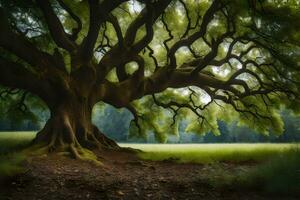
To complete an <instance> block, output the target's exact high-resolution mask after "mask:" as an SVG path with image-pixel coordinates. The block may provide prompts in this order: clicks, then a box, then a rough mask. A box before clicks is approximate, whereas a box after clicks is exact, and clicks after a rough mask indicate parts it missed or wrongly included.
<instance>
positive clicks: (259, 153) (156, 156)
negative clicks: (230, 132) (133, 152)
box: [121, 143, 298, 163]
mask: <svg viewBox="0 0 300 200" xmlns="http://www.w3.org/2000/svg"><path fill="white" fill-rule="evenodd" d="M121 146H123V147H131V148H135V149H140V150H142V151H143V152H141V153H140V154H139V155H140V157H141V158H143V159H146V160H154V161H162V160H174V161H178V162H183V163H185V162H194V163H213V162H218V161H231V162H244V161H263V160H266V159H269V158H271V157H274V156H277V155H278V154H281V153H284V152H287V151H289V150H290V149H293V148H297V146H298V145H297V144H262V143H259V144H121Z"/></svg>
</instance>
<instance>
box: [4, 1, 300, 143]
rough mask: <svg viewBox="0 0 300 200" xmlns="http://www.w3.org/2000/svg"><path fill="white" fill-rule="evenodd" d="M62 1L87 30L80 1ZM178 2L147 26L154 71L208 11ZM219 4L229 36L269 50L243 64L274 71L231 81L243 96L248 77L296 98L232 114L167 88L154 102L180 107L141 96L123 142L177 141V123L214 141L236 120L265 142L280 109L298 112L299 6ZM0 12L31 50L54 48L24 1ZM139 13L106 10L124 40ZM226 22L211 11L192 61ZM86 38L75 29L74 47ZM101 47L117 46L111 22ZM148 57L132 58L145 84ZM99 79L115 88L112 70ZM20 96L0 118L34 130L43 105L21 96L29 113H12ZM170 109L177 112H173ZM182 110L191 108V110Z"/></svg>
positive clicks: (243, 101)
mask: <svg viewBox="0 0 300 200" xmlns="http://www.w3.org/2000/svg"><path fill="white" fill-rule="evenodd" d="M63 2H64V3H65V4H66V5H67V6H68V7H70V9H71V10H72V11H73V12H74V13H76V15H78V17H79V18H80V19H81V21H82V24H89V8H88V4H87V1H80V0H76V1H72V0H64V1H63ZM183 2H184V3H185V6H184V5H183V4H182V3H181V2H180V1H173V2H172V3H171V4H170V5H169V6H168V8H167V9H166V10H165V12H164V14H163V16H160V17H159V19H158V20H157V21H156V23H154V25H153V28H154V36H153V39H152V41H151V43H150V44H149V46H150V47H151V48H152V49H153V51H154V52H153V55H154V56H155V57H156V59H157V63H158V66H159V67H158V68H160V66H164V65H167V64H168V62H169V60H168V59H166V55H167V53H168V52H167V48H165V46H164V45H165V44H166V45H167V46H168V47H171V46H172V45H173V44H175V43H176V42H177V41H178V40H179V39H182V37H183V36H184V34H185V31H186V27H187V26H188V25H189V23H190V25H191V26H192V27H193V26H195V27H198V26H200V24H201V23H202V22H203V16H204V15H205V13H206V12H207V10H208V8H209V7H210V5H211V4H212V1H211V0H205V1H198V0H184V1H183ZM222 2H223V4H224V5H226V8H227V10H226V12H225V13H227V14H228V15H230V16H231V18H232V19H233V21H234V24H235V29H236V34H235V37H239V36H241V37H242V36H246V37H250V38H255V39H257V41H258V42H259V43H261V44H262V45H263V46H266V47H267V49H269V50H270V51H266V50H263V49H261V48H254V49H253V50H251V51H250V52H249V53H248V54H247V55H246V57H245V58H246V59H248V60H252V61H255V62H256V63H257V64H262V63H265V62H270V63H272V65H274V67H276V68H274V67H270V66H269V65H262V66H260V68H257V67H255V66H250V67H249V70H250V72H249V73H244V74H241V75H239V76H238V77H237V79H238V80H243V81H245V82H246V83H247V85H248V86H249V88H250V89H252V90H258V89H259V88H260V85H259V81H258V80H257V79H256V77H255V76H254V75H253V73H254V74H257V76H258V77H259V78H260V79H261V80H262V81H264V82H265V83H266V85H267V86H268V87H267V88H266V89H272V87H273V86H278V87H283V88H287V89H289V90H291V91H292V92H293V93H294V94H296V95H291V94H288V93H287V94H282V93H280V92H277V91H273V92H271V93H270V95H268V96H267V97H266V96H263V95H260V94H257V95H253V96H249V97H243V98H240V99H239V100H236V99H235V98H234V100H236V101H237V102H238V103H237V105H236V106H235V107H234V106H232V105H228V102H227V103H225V102H223V101H221V100H214V101H212V99H211V98H210V97H209V94H208V93H207V92H206V91H205V90H202V89H201V88H198V87H195V86H192V85H191V86H190V87H184V88H179V89H178V88H177V89H172V88H168V89H166V90H165V91H163V92H161V93H159V94H155V95H156V98H157V101H159V102H160V103H162V104H169V103H173V102H176V103H177V104H180V105H181V106H174V105H172V106H170V107H169V108H166V107H164V106H160V105H157V104H156V102H155V101H154V100H153V98H152V97H151V96H146V97H143V98H142V99H139V100H136V101H134V102H132V106H133V107H134V108H135V109H136V110H137V112H138V116H141V117H140V118H139V119H136V121H132V122H131V123H130V128H129V130H130V135H131V136H141V137H143V138H147V135H148V134H151V133H152V134H154V135H155V138H156V139H157V141H160V142H167V141H168V136H174V135H175V136H178V135H179V125H180V122H181V121H182V120H186V121H187V123H188V126H187V127H186V130H185V132H188V133H192V134H198V135H205V134H207V133H213V134H215V135H219V134H220V130H219V126H218V122H219V121H224V122H226V123H231V122H234V121H238V126H247V127H250V128H252V129H253V130H255V131H256V132H258V133H261V134H264V135H268V134H269V133H270V132H272V133H276V134H278V135H279V134H280V133H282V132H283V131H284V124H283V121H282V118H281V116H280V112H281V111H282V109H285V108H286V109H290V110H292V111H294V112H295V113H298V114H299V113H300V106H299V104H300V100H299V98H298V96H299V88H300V83H299V80H300V74H299V70H300V67H299V63H300V48H299V41H300V40H299V39H300V34H299V32H300V26H299V23H298V21H299V20H300V14H299V13H300V12H299V9H300V8H299V1H297V0H291V1H276V0H271V1H260V2H261V4H259V3H257V5H256V6H255V8H253V7H251V4H250V2H256V1H240V0H223V1H222ZM0 5H1V7H3V8H5V10H6V11H9V12H8V13H7V14H8V16H9V20H10V21H12V22H17V23H15V24H14V25H15V26H16V27H17V28H18V29H19V30H20V31H21V32H23V31H26V30H27V29H28V28H31V29H34V30H29V31H28V33H27V34H26V36H27V37H28V38H29V40H30V41H31V42H32V43H33V44H35V45H36V46H37V47H38V48H39V49H42V50H43V51H46V52H48V53H50V54H53V52H54V49H55V47H56V45H55V44H54V41H53V40H52V38H51V36H50V33H49V30H48V28H47V25H46V22H45V20H44V17H43V16H42V13H41V11H40V10H39V9H38V8H37V7H36V4H34V3H33V1H32V0H25V1H20V0H16V1H9V0H1V1H0ZM29 5H30V6H29ZM52 6H53V7H54V10H55V12H56V13H57V15H58V17H59V18H60V20H61V22H62V23H63V25H64V28H65V31H66V32H67V33H71V32H72V29H74V28H76V26H77V24H76V23H75V21H74V20H73V19H72V18H71V17H70V16H69V14H68V13H67V12H64V11H63V9H62V7H61V6H60V5H59V4H58V3H57V2H56V1H52ZM142 8H144V5H143V4H142V3H140V2H138V1H130V2H126V3H123V4H122V5H121V6H120V7H119V8H117V9H115V10H113V12H112V13H113V15H115V16H116V18H117V20H118V22H119V24H120V29H121V31H122V33H123V35H124V34H125V33H126V30H127V29H128V26H129V24H130V22H132V21H133V20H134V19H136V18H137V17H138V15H139V12H140V11H141V10H142ZM164 22H165V23H164ZM227 23H228V22H227V18H226V16H225V15H224V13H221V12H218V13H217V14H215V16H214V18H213V20H212V21H211V22H210V23H209V25H208V28H207V30H206V35H205V37H204V38H201V39H199V40H197V41H195V42H194V43H193V44H192V45H191V49H192V50H193V51H194V52H196V54H197V56H202V57H203V56H204V55H207V53H208V52H210V51H211V48H210V47H209V45H208V43H211V42H212V41H215V40H216V39H217V37H218V36H220V35H222V34H224V32H226V28H227V26H228V24H227ZM166 24H167V26H166ZM168 30H170V31H171V32H172V38H170V32H169V31H168ZM196 31H197V29H192V30H191V31H190V32H189V33H187V34H186V35H185V38H187V37H188V36H191V35H192V34H193V33H195V32H196ZM87 32H88V26H83V30H82V31H80V33H79V37H78V39H77V41H76V42H78V43H79V42H82V40H83V38H84V37H85V36H86V35H87ZM145 34H146V31H145V26H143V27H142V28H141V29H140V30H139V31H138V32H137V37H136V38H135V41H138V40H140V39H141V38H142V37H143V36H144V35H145ZM104 36H105V37H104ZM169 38H170V39H169ZM166 40H168V42H165V41H166ZM231 40H232V39H228V38H227V39H226V40H225V41H224V42H223V43H222V44H221V45H220V47H219V49H218V53H217V54H218V55H217V57H216V58H217V60H221V59H222V58H224V57H226V54H227V52H228V46H229V45H230V42H231ZM101 42H104V43H106V44H107V45H108V46H113V45H115V44H116V43H117V42H118V40H117V36H116V31H115V29H114V28H113V26H112V24H111V23H108V22H107V23H105V24H104V25H103V26H101V29H100V34H99V37H98V40H97V44H96V46H98V45H99V44H100V43H101ZM125 42H126V41H125ZM164 42H165V44H164ZM250 45H253V44H252V43H250V44H244V43H242V42H240V43H238V44H237V45H236V47H235V48H234V50H233V53H234V54H235V55H236V56H238V55H240V54H241V52H243V51H245V50H246V49H247V48H249V46H250ZM107 50H108V49H105V48H104V51H107ZM59 52H60V53H61V54H62V55H63V56H64V60H65V62H66V64H67V66H66V67H67V69H68V71H70V57H69V56H68V55H67V53H66V52H65V51H63V50H62V49H59ZM0 53H1V54H2V55H3V56H4V57H9V58H10V59H11V60H13V61H16V62H21V63H22V64H24V65H25V66H27V67H28V70H31V71H33V72H34V73H35V74H39V73H41V72H38V71H35V70H33V69H32V68H30V66H28V64H27V63H25V62H24V61H20V59H17V58H16V57H15V56H13V55H12V54H11V53H7V52H6V51H3V49H0ZM150 53H151V51H150V50H149V49H148V48H146V49H144V50H143V51H142V52H141V53H140V54H139V55H140V56H142V57H143V58H144V60H145V76H146V77H151V75H153V73H154V72H155V65H154V61H153V59H151V58H150V57H149V54H150ZM103 56H104V53H103V52H96V53H95V60H97V61H99V60H100V59H101V58H102V57H103ZM175 56H176V61H177V65H178V66H181V65H184V64H186V63H188V62H190V61H191V59H192V58H194V57H195V55H193V53H192V51H191V50H190V49H188V48H187V47H182V48H180V49H179V50H178V51H177V52H176V55H175ZM272 57H275V58H276V59H277V60H275V61H274V60H273V59H272ZM246 59H244V60H243V61H245V60H246ZM114 67H116V66H114ZM240 68H241V63H239V62H238V61H237V60H236V59H231V60H230V63H227V64H226V65H223V66H220V67H217V66H207V67H206V69H205V70H204V71H203V73H204V74H206V75H208V76H211V77H217V78H218V79H220V80H222V81H226V80H229V79H230V77H231V76H232V75H233V74H235V73H236V71H238V70H239V69H240ZM136 70H137V65H136V63H134V62H130V63H127V64H126V72H127V73H128V74H133V73H134V72H135V71H136ZM251 72H252V73H251ZM283 77H284V78H285V79H284V78H283ZM106 79H107V80H108V81H111V82H119V80H118V78H117V75H116V69H115V68H113V69H112V70H111V71H110V72H109V73H108V74H107V76H106ZM287 80H292V81H287ZM233 88H234V89H236V90H237V91H239V92H244V90H245V89H243V87H241V86H240V85H234V86H233ZM190 89H193V90H194V91H196V93H195V94H192V93H191V91H190ZM216 94H217V95H222V96H225V97H228V98H229V95H228V92H227V93H226V92H225V91H224V90H222V89H219V90H218V91H217V92H216ZM20 97H21V96H20V95H19V94H15V95H12V96H8V97H6V98H5V99H4V101H1V102H0V119H1V118H2V117H3V116H6V117H8V118H9V119H11V120H13V121H14V122H15V123H20V122H22V121H23V120H31V121H34V122H35V123H39V120H38V118H37V117H36V110H39V109H44V108H45V105H43V104H42V103H41V101H39V100H37V99H36V98H35V97H33V96H32V95H29V97H28V98H26V104H28V107H30V108H31V109H30V110H26V111H25V112H19V111H18V110H17V109H14V108H13V107H15V106H16V105H17V104H18V102H19V99H20ZM230 98H232V97H230ZM182 105H183V106H182ZM184 105H188V106H184ZM178 107H183V108H180V109H178ZM188 107H193V108H194V111H192V110H191V109H190V108H188ZM195 110H196V112H195ZM101 116H102V115H101ZM110 117H114V116H110ZM140 129H141V130H140Z"/></svg>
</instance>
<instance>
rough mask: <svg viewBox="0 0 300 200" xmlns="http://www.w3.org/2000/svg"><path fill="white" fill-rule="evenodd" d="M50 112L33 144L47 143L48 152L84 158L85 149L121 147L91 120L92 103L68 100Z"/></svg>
mask: <svg viewBox="0 0 300 200" xmlns="http://www.w3.org/2000/svg"><path fill="white" fill-rule="evenodd" d="M64 100H65V99H64ZM50 111H51V117H50V119H49V120H48V121H47V123H46V125H45V127H44V128H43V129H42V130H41V131H40V132H39V133H38V134H37V136H36V138H35V139H34V141H33V144H34V145H41V146H42V147H44V146H46V148H47V150H48V151H68V152H71V154H72V155H73V156H74V157H75V158H79V159H80V158H81V157H82V149H83V148H87V149H90V150H94V149H100V150H101V149H118V148H119V146H118V145H117V143H116V142H114V141H113V140H112V139H110V138H108V137H107V136H105V135H104V134H103V133H102V132H101V131H100V130H99V129H98V128H97V127H96V126H95V125H94V124H93V123H92V120H91V114H92V106H90V105H89V104H88V103H85V102H84V101H78V100H77V99H69V100H68V101H65V102H64V103H61V105H59V106H55V108H54V109H50Z"/></svg>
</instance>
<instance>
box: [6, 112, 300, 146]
mask: <svg viewBox="0 0 300 200" xmlns="http://www.w3.org/2000/svg"><path fill="white" fill-rule="evenodd" d="M37 115H38V116H39V117H38V118H39V119H40V120H35V121H32V120H22V121H18V122H16V121H13V120H9V119H7V118H4V117H2V118H0V131H37V130H39V129H41V128H42V127H43V126H44V124H45V121H46V119H47V118H48V116H49V114H48V113H45V112H41V113H37ZM282 116H283V119H284V123H285V131H284V133H283V134H281V135H274V134H272V132H271V133H270V134H269V135H263V134H259V133H256V132H254V131H253V130H251V129H249V128H247V127H239V126H238V125H237V123H232V124H226V123H225V122H222V121H220V122H219V128H220V132H221V135H219V136H215V135H213V134H212V133H207V134H205V135H197V134H190V133H189V134H187V133H185V132H184V130H185V127H186V126H187V123H186V122H185V121H182V122H181V123H180V125H179V136H169V138H168V142H169V143H235V142H236V143H241V142H244V143H252V142H253V143H256V142H275V143H281V142H300V117H295V116H293V115H292V114H289V113H288V112H287V111H285V112H283V113H282ZM131 119H132V115H131V114H130V113H129V112H128V111H127V110H125V109H122V110H117V109H115V108H114V107H112V106H105V107H104V108H102V109H99V110H97V111H96V112H95V113H94V116H93V121H94V123H95V124H96V125H97V126H98V127H99V128H100V130H102V131H103V132H104V133H106V134H107V135H108V136H109V137H111V138H112V139H114V140H116V141H118V142H135V143H139V142H141V143H145V142H148V143H155V142H156V141H155V138H154V134H151V133H150V134H149V135H148V138H147V139H145V138H130V137H129V134H128V133H129V124H130V121H131Z"/></svg>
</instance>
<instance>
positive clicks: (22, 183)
mask: <svg viewBox="0 0 300 200" xmlns="http://www.w3.org/2000/svg"><path fill="white" fill-rule="evenodd" d="M99 157H100V159H101V160H102V161H103V163H104V165H105V167H99V166H95V164H92V163H88V162H83V161H78V160H74V159H70V158H68V157H64V156H59V155H57V154H50V155H48V156H45V157H36V158H33V159H32V160H31V161H30V162H28V163H26V164H25V167H26V169H27V171H26V172H25V173H24V174H22V175H20V176H18V177H14V178H13V179H11V180H7V181H6V182H5V183H4V185H3V186H2V187H1V189H0V199H1V200H2V199H5V200H23V199H24V200H25V199H26V200H27V199H28V200H60V199H67V200H69V199H71V200H76V199H85V200H89V199H91V200H101V199H112V200H113V199H124V200H125V199H126V200H135V199H137V200H142V199H153V200H159V199H168V200H181V199H186V200H187V199H190V200H192V199H195V200H198V199H213V200H216V199H228V200H229V199H230V200H231V199H232V200H234V199H249V200H250V199H251V200H262V199H296V198H284V197H278V196H276V197H274V196H273V197H272V196H266V195H264V194H262V193H260V192H257V191H237V190H236V189H234V188H227V189H220V188H219V189H217V188H214V187H212V186H211V185H210V184H208V183H207V182H206V181H204V178H203V177H205V175H206V174H207V173H213V170H211V169H210V165H200V164H178V163H175V162H171V161H164V162H150V161H141V160H139V159H138V158H137V157H136V155H134V154H133V153H128V152H127V153H126V152H115V151H106V152H104V153H101V156H100V155H99ZM222 165H223V167H225V168H226V170H229V171H232V173H234V171H235V170H237V168H238V167H240V166H237V165H236V164H230V163H223V164H222ZM242 165H245V164H242ZM248 165H249V164H248Z"/></svg>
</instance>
